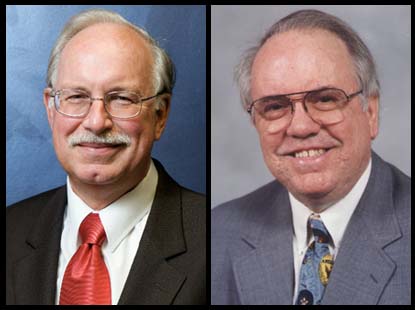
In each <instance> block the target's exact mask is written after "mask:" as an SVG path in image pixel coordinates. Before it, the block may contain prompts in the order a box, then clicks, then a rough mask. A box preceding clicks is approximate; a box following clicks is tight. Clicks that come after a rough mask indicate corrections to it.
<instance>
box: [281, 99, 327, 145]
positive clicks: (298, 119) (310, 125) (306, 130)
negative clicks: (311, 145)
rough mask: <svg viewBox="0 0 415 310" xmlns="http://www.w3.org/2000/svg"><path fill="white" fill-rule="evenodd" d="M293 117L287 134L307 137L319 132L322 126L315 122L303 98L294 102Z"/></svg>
mask: <svg viewBox="0 0 415 310" xmlns="http://www.w3.org/2000/svg"><path fill="white" fill-rule="evenodd" d="M292 113H293V115H292V119H291V122H290V124H289V126H288V128H287V134H288V135H290V136H293V137H298V138H305V137H307V136H309V135H313V134H316V133H318V132H319V130H320V128H321V126H320V124H318V123H317V122H315V121H314V120H313V119H312V118H311V116H310V115H309V114H308V112H307V111H306V110H305V107H304V105H303V102H302V100H296V101H295V102H293V111H292Z"/></svg>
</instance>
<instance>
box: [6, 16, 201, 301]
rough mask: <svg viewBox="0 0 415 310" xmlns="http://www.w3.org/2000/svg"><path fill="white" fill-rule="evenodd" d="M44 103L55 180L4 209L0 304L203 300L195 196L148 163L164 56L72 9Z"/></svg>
mask: <svg viewBox="0 0 415 310" xmlns="http://www.w3.org/2000/svg"><path fill="white" fill-rule="evenodd" d="M47 83H48V85H47V88H46V89H45V90H44V105H45V109H46V112H47V116H48V120H49V125H50V128H51V131H52V135H53V144H54V147H55V151H56V154H57V157H58V159H59V161H60V163H61V164H62V167H63V168H64V170H65V171H66V172H67V174H68V178H67V184H66V186H63V187H60V188H57V189H54V190H51V191H49V192H46V193H43V194H40V195H38V196H35V197H32V198H29V199H26V200H24V201H22V202H19V203H17V204H15V205H13V206H10V207H8V208H7V252H6V255H7V278H6V282H7V301H6V303H7V304H205V303H206V249H205V246H206V243H205V241H206V236H205V234H206V228H205V227H206V222H205V218H206V209H205V197H204V196H202V195H200V194H197V193H194V192H191V191H190V190H187V189H185V188H183V187H181V186H179V185H178V184H177V183H176V182H175V181H174V180H173V179H172V178H171V177H170V176H169V175H168V174H167V172H166V171H165V170H164V169H163V167H162V165H161V164H160V163H159V162H157V161H156V160H153V159H152V158H151V150H152V146H153V143H154V142H155V141H157V140H159V139H160V137H161V135H162V133H163V130H164V129H165V126H166V121H167V117H168V112H169V108H170V100H171V93H172V89H173V84H174V67H173V63H172V61H171V60H170V58H169V56H168V55H167V54H166V52H165V51H164V50H162V49H161V48H160V47H159V46H158V45H157V43H156V42H155V41H154V39H152V38H151V37H150V36H149V34H148V33H147V32H146V31H144V30H143V29H141V28H139V27H137V26H135V25H133V24H131V23H129V22H128V21H126V20H125V19H123V18H122V17H121V16H120V15H118V14H115V13H112V12H109V11H104V10H91V11H86V12H83V13H80V14H79V15H76V16H74V17H73V18H72V19H71V20H70V21H69V22H68V24H67V25H66V26H65V28H64V29H63V31H62V33H61V35H60V37H59V38H58V40H57V42H56V44H55V46H54V48H53V50H52V53H51V57H50V61H49V67H48V77H47Z"/></svg>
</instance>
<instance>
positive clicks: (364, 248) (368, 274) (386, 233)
mask: <svg viewBox="0 0 415 310" xmlns="http://www.w3.org/2000/svg"><path fill="white" fill-rule="evenodd" d="M372 160H373V161H372V172H371V176H370V178H369V182H368V184H367V187H366V190H365V192H364V194H363V196H362V198H361V199H360V202H359V204H358V206H357V208H356V210H355V212H354V214H353V215H352V218H351V219H350V223H349V225H348V227H347V229H346V231H345V234H344V236H343V241H342V244H341V247H340V249H339V252H338V255H337V258H336V260H335V263H334V266H333V271H332V273H331V275H330V280H329V284H328V286H327V289H326V292H325V295H324V298H323V303H324V304H377V303H378V300H379V298H380V296H381V294H382V291H383V290H384V287H385V286H386V284H387V283H388V281H389V279H390V278H391V276H392V275H393V273H394V271H395V269H396V264H395V262H394V261H392V260H391V259H390V258H389V256H388V255H387V254H386V253H385V252H384V247H386V246H387V245H388V244H390V243H392V242H394V241H395V240H397V239H399V238H400V237H401V232H400V228H399V225H398V221H397V219H396V215H395V213H394V209H393V197H392V196H391V182H392V180H391V176H390V172H389V170H388V169H387V168H386V167H382V165H384V163H383V162H381V159H380V158H378V157H377V155H375V154H374V156H373V157H372Z"/></svg>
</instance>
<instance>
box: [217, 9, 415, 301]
mask: <svg viewBox="0 0 415 310" xmlns="http://www.w3.org/2000/svg"><path fill="white" fill-rule="evenodd" d="M236 80H237V82H238V84H239V86H240V92H241V99H242V103H243V106H244V108H245V109H246V111H247V112H248V113H249V114H250V116H251V120H252V123H253V125H254V126H255V128H256V130H257V132H258V135H259V140H260V144H261V149H262V153H263V157H264V161H265V163H266V165H267V167H268V169H269V170H270V172H271V173H272V174H273V175H274V177H275V178H276V181H273V182H271V183H269V184H267V185H265V186H263V187H261V188H259V189H258V190H256V191H254V192H252V193H250V194H248V195H246V196H244V197H241V198H239V199H236V200H233V201H230V202H228V203H225V204H223V205H221V206H218V207H217V208H215V209H214V210H213V211H212V240H211V244H212V254H211V255H212V271H211V272H212V283H211V291H212V304H297V305H313V304H410V300H411V297H410V296H411V263H410V258H411V254H410V253H411V251H410V226H411V223H410V202H411V190H410V182H411V181H410V178H408V177H407V176H406V175H404V174H403V173H402V172H401V171H399V170H398V169H397V168H395V167H394V166H392V165H390V164H388V163H386V162H385V161H383V160H382V159H381V158H380V157H379V156H378V155H377V154H376V153H374V152H373V151H372V150H371V141H372V140H373V139H375V138H376V136H377V134H378V117H379V116H378V110H379V83H378V79H377V75H376V70H375V65H374V61H373V59H372V56H371V54H370V52H369V50H368V48H367V47H366V46H365V44H364V43H363V41H362V40H361V39H360V38H359V36H358V35H357V34H356V33H355V32H354V31H353V30H352V29H351V28H350V27H349V26H348V25H346V24H345V23H344V22H343V21H341V20H339V19H338V18H336V17H334V16H332V15H329V14H326V13H323V12H320V11H315V10H305V11H298V12H296V13H293V14H291V15H289V16H287V17H285V18H283V19H282V20H280V21H279V22H277V23H276V24H274V25H273V26H272V27H271V28H270V30H269V31H268V32H267V34H266V35H265V36H264V37H263V38H262V39H261V41H260V42H259V44H258V45H257V46H255V47H253V48H251V49H249V50H248V51H247V52H246V53H245V54H244V55H243V57H242V60H241V62H240V64H239V66H238V67H237V70H236Z"/></svg>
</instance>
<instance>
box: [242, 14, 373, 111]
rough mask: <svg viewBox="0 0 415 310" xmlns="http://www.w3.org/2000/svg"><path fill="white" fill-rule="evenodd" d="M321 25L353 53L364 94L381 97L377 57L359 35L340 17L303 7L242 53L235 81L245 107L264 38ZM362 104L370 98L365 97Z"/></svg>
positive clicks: (249, 102) (247, 103)
mask: <svg viewBox="0 0 415 310" xmlns="http://www.w3.org/2000/svg"><path fill="white" fill-rule="evenodd" d="M306 29H322V30H326V31H329V32H331V33H333V34H334V35H336V36H337V37H338V38H339V39H341V40H342V41H343V42H344V43H345V45H346V46H347V49H348V51H349V53H350V56H351V57H352V61H353V64H354V69H355V76H356V80H357V81H358V83H359V84H360V86H361V88H362V89H363V97H364V99H365V98H368V97H371V96H373V97H379V92H380V85H379V81H378V77H377V73H376V67H375V62H374V59H373V57H372V55H371V53H370V51H369V49H368V48H367V46H366V45H365V43H364V42H363V41H362V39H360V37H359V35H358V34H357V33H356V32H355V31H354V30H353V29H352V28H351V27H350V26H349V25H347V24H346V23H345V22H344V21H342V20H341V19H339V18H337V17H335V16H333V15H330V14H327V13H324V12H321V11H317V10H301V11H297V12H294V13H292V14H290V15H288V16H286V17H284V18H283V19H281V20H279V21H278V22H276V23H275V24H274V25H273V26H272V27H271V28H270V29H269V30H268V31H267V32H266V34H265V36H264V37H263V38H262V39H261V40H260V41H259V43H258V44H257V45H255V46H253V47H251V48H249V49H248V50H246V51H245V53H244V54H243V55H242V57H241V60H240V62H239V64H238V65H237V66H236V68H235V72H234V73H235V75H234V76H235V81H236V82H237V84H238V86H239V91H240V96H241V101H242V105H243V107H244V109H247V108H248V107H249V105H250V104H251V102H252V97H251V70H252V65H253V63H254V59H255V56H256V55H257V53H258V51H259V50H260V48H261V47H262V46H263V45H264V44H265V42H266V41H267V40H268V39H269V38H270V37H272V36H274V35H277V34H280V33H283V32H287V31H289V30H306ZM362 104H363V108H366V105H367V102H366V100H363V103H362Z"/></svg>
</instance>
